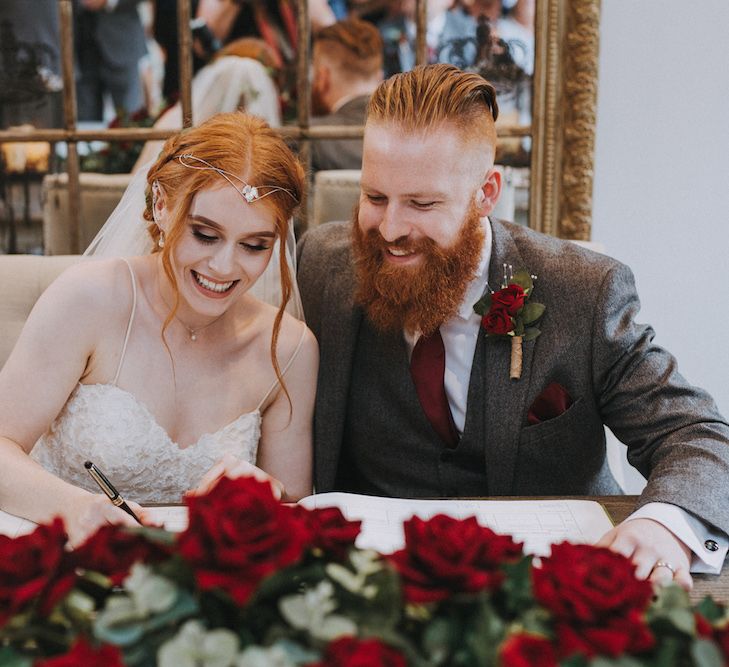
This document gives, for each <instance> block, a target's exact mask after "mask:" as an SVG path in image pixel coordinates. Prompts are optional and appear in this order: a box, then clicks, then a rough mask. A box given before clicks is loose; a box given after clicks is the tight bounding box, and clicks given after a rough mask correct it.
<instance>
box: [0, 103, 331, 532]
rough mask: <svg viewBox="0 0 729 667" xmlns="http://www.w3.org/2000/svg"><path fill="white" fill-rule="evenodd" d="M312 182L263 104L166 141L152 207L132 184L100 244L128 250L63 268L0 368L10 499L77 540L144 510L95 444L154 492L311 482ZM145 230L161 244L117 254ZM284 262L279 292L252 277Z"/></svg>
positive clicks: (0, 501)
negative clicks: (303, 279) (303, 241)
mask: <svg viewBox="0 0 729 667" xmlns="http://www.w3.org/2000/svg"><path fill="white" fill-rule="evenodd" d="M138 180H139V179H138ZM140 182H141V180H140ZM303 187H304V174H303V170H302V168H301V166H300V165H299V163H298V161H297V160H296V158H295V156H294V155H293V154H292V153H291V152H290V151H289V149H288V148H287V147H286V146H285V144H284V142H283V141H282V140H281V138H280V137H279V136H278V135H277V134H276V133H275V132H274V131H273V130H271V129H270V128H269V127H268V126H267V125H266V124H265V123H264V122H263V121H261V120H259V119H256V118H254V117H252V116H247V115H245V114H242V113H230V114H221V115H218V116H215V117H213V118H212V119H210V120H209V121H207V122H206V123H204V124H202V125H200V126H199V127H197V128H193V129H189V130H184V131H183V132H181V133H180V134H178V135H176V136H174V137H171V138H170V139H169V140H168V141H167V142H166V144H165V146H164V149H163V151H162V153H161V154H160V156H159V158H158V159H157V161H156V162H155V163H154V164H153V165H152V166H151V168H150V169H149V171H148V173H147V175H146V207H145V197H144V196H143V195H142V192H141V188H137V190H136V192H135V189H134V183H133V184H132V186H130V191H129V192H128V194H127V195H125V198H124V200H123V201H122V203H121V204H120V206H119V208H118V209H117V212H115V214H114V215H113V216H112V219H111V220H110V221H109V222H107V225H105V228H104V229H102V232H101V234H100V240H99V241H98V242H97V243H95V244H94V246H95V248H94V249H95V250H96V251H101V254H102V255H104V254H107V255H108V254H110V253H115V254H116V257H112V258H108V259H100V260H98V261H88V262H80V263H79V264H77V265H75V266H73V267H72V268H70V269H68V270H67V271H66V272H64V273H63V274H62V275H61V276H60V277H59V278H58V279H57V280H56V281H55V282H54V283H53V284H52V285H51V286H50V287H49V288H48V290H47V291H46V292H45V293H44V294H43V295H42V296H41V298H40V299H39V300H38V302H37V304H36V306H35V308H34V309H33V311H32V312H31V314H30V316H29V317H28V320H27V323H26V325H25V328H24V329H23V332H22V334H21V336H20V338H19V340H18V343H17V345H16V347H15V349H14V350H13V353H12V354H11V356H10V358H9V359H8V361H7V363H6V365H5V367H4V368H3V369H2V371H0V464H1V465H2V470H3V473H2V475H0V507H1V508H2V509H4V510H6V511H8V512H11V513H13V514H17V515H19V516H23V517H26V518H28V519H31V520H33V521H36V522H42V521H47V520H48V519H50V518H51V517H52V516H54V515H60V516H62V517H63V518H64V520H65V522H66V526H67V530H68V532H69V536H70V538H71V542H72V543H74V544H78V543H79V542H80V541H81V540H82V539H83V538H84V537H85V536H86V535H88V534H89V533H90V532H92V531H94V530H95V529H96V528H97V527H98V526H99V525H101V524H103V523H105V522H109V523H120V524H127V525H133V524H134V521H133V519H131V517H130V516H129V515H127V514H126V513H125V512H123V511H122V510H120V509H118V508H116V507H114V505H112V503H111V502H109V501H108V500H107V498H106V496H103V495H101V494H100V493H99V489H98V487H96V485H95V484H94V482H93V480H92V479H91V478H90V477H89V475H88V474H87V471H86V470H85V468H84V461H86V460H91V461H93V462H94V463H95V464H96V465H97V466H98V467H99V469H101V470H102V471H103V472H104V473H105V474H106V476H107V477H108V478H109V479H110V480H111V482H112V483H113V484H114V485H115V486H116V487H117V489H118V490H119V491H120V493H121V494H122V495H123V496H125V497H126V498H127V500H131V501H137V502H138V503H142V504H143V503H149V502H179V501H180V498H181V496H182V494H183V493H185V492H188V491H193V492H197V493H203V492H205V491H207V489H209V488H210V487H211V486H212V485H213V484H214V483H215V482H216V481H217V479H218V478H219V477H220V476H221V475H223V474H225V473H232V474H244V473H247V474H254V475H256V476H258V477H259V478H264V479H269V480H270V481H271V483H272V485H273V486H274V487H275V488H277V489H278V490H279V491H280V492H281V493H282V495H283V497H284V499H286V500H296V499H298V498H300V497H301V496H304V495H306V494H307V493H309V492H310V491H311V458H312V454H311V449H312V444H311V440H312V430H311V422H312V414H313V402H314V394H315V388H316V387H315V384H316V375H317V364H318V350H317V346H316V341H315V339H314V337H313V335H312V334H311V332H310V331H309V330H308V329H307V327H306V326H305V325H304V324H303V322H301V321H300V320H298V319H296V318H295V317H292V316H291V315H289V314H288V313H286V312H284V308H285V306H286V303H287V301H289V300H290V297H291V295H292V293H294V292H295V285H294V280H295V277H294V276H293V275H292V273H291V271H290V268H289V261H287V260H288V254H287V252H286V250H285V249H286V241H287V239H288V240H290V239H291V238H292V232H291V230H290V225H289V219H290V217H291V215H292V213H293V211H294V210H295V208H296V207H297V205H298V204H299V203H300V202H301V198H302V192H303ZM135 194H136V196H137V197H138V199H135ZM125 202H126V203H125ZM130 202H131V205H130ZM135 207H138V208H137V210H140V209H144V213H143V218H144V220H142V219H141V218H140V216H139V215H137V216H134V215H131V213H130V212H129V210H130V209H133V208H135ZM119 211H122V214H121V216H120V214H118V212H119ZM145 221H146V222H145ZM135 244H136V247H137V249H138V250H140V251H141V252H143V249H145V248H150V250H151V248H152V247H153V248H154V250H153V251H151V252H148V253H147V254H144V255H141V256H134V257H129V258H128V259H126V258H124V259H122V258H120V257H121V256H123V255H124V254H125V253H126V252H127V251H128V250H129V248H130V247H134V246H135ZM275 247H278V248H280V249H281V250H280V252H274V250H275V249H276V248H275ZM272 256H274V257H275V259H274V260H272ZM272 275H274V276H276V279H275V288H276V290H275V291H277V292H278V293H280V304H279V305H278V307H274V306H271V305H269V304H267V303H264V302H262V301H261V300H259V299H258V298H256V297H255V296H253V294H252V290H251V287H252V286H253V285H254V283H257V281H258V283H257V284H256V288H258V287H259V284H263V285H265V284H268V285H269V286H270V285H271V276H272ZM259 279H260V280H259ZM267 291H268V292H270V291H271V290H270V289H269V290H267ZM264 471H265V472H264ZM130 504H131V505H133V507H134V508H135V509H137V510H138V511H140V512H142V517H143V516H144V513H143V510H142V509H141V507H139V506H138V505H136V504H133V503H131V502H130Z"/></svg>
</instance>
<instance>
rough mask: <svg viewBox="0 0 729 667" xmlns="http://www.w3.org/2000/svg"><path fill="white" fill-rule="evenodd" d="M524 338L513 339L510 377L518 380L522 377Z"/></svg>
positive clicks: (513, 337) (514, 337) (516, 337)
mask: <svg viewBox="0 0 729 667" xmlns="http://www.w3.org/2000/svg"><path fill="white" fill-rule="evenodd" d="M521 343H522V337H521V336H512V337H511V362H510V364H509V377H510V378H511V379H512V380H518V379H519V378H520V377H521V348H522V345H521Z"/></svg>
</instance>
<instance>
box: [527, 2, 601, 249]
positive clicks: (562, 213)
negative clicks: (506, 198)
mask: <svg viewBox="0 0 729 667" xmlns="http://www.w3.org/2000/svg"><path fill="white" fill-rule="evenodd" d="M535 23H536V61H535V69H534V105H533V109H534V120H533V123H532V162H531V184H530V185H531V192H530V216H529V226H530V227H531V228H532V229H536V230H538V231H541V232H544V233H546V234H551V235H553V236H560V237H563V238H568V239H578V240H585V241H587V240H589V239H590V228H591V215H592V177H593V159H594V150H595V122H596V113H597V64H598V62H597V61H598V46H599V28H600V0H537V10H536V17H535Z"/></svg>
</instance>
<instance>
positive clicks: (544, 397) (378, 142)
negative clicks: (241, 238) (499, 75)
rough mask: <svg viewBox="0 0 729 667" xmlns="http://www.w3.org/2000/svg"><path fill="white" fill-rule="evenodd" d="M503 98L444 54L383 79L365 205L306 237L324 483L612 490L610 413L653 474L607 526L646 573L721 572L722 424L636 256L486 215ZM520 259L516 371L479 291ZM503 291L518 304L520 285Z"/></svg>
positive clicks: (504, 278)
mask: <svg viewBox="0 0 729 667" xmlns="http://www.w3.org/2000/svg"><path fill="white" fill-rule="evenodd" d="M497 113H498V110H497V105H496V100H495V94H494V89H493V88H492V87H491V85H490V84H488V83H487V82H486V81H485V80H484V79H482V78H481V77H479V76H477V75H475V74H469V73H464V72H461V71H460V70H458V69H456V68H454V67H451V66H448V65H433V66H428V67H424V68H416V69H415V70H413V71H412V72H408V73H406V74H401V75H397V76H395V77H392V78H390V79H389V80H387V81H385V82H384V83H382V84H381V85H380V86H379V88H378V89H377V91H376V92H375V93H374V95H373V97H372V99H371V101H370V105H369V110H368V116H367V124H366V129H365V135H364V158H363V167H362V180H361V188H362V191H361V195H360V200H359V206H358V209H357V210H356V211H355V215H354V222H353V223H351V224H343V223H332V224H327V225H323V226H321V227H319V228H317V229H314V230H313V231H311V232H310V233H309V234H307V235H306V236H305V237H304V238H303V239H302V241H301V243H300V248H299V256H300V257H299V273H298V278H299V285H300V288H301V293H302V298H303V303H304V310H305V314H306V320H307V324H308V325H309V326H310V327H311V329H312V331H313V332H314V333H315V334H316V336H317V338H318V341H319V347H320V354H321V363H320V371H319V383H318V392H317V402H316V426H315V429H316V430H315V440H316V454H315V460H316V464H315V484H316V487H317V490H318V491H320V492H321V491H330V490H333V489H339V490H345V491H354V492H361V493H368V494H379V495H386V496H399V497H418V496H420V497H438V496H446V497H448V496H451V497H452V496H500V495H512V496H538V495H542V496H544V495H605V494H615V493H620V488H619V487H618V485H617V483H616V482H615V480H614V478H613V476H612V475H611V473H610V470H609V468H608V464H607V459H606V450H605V435H604V425H607V426H609V427H610V428H611V429H612V430H613V432H615V433H616V435H617V436H618V437H619V438H620V439H621V440H622V441H623V442H625V443H626V444H627V445H628V451H629V458H630V461H631V463H632V464H633V465H634V466H635V467H637V468H638V469H639V470H640V471H641V472H642V473H643V474H644V475H646V476H647V477H648V485H647V487H646V489H645V491H644V492H643V493H642V494H641V496H640V499H639V502H638V509H637V512H636V513H635V514H633V515H632V516H631V517H630V518H629V519H628V520H626V521H625V522H623V523H622V524H620V525H619V526H618V527H616V528H615V529H614V530H612V531H611V532H610V533H608V534H607V535H606V536H605V538H603V541H602V543H603V544H604V545H606V546H609V547H610V548H612V549H614V550H616V551H619V552H621V553H623V554H625V555H626V556H631V557H632V558H633V560H634V562H635V563H636V565H637V570H636V571H637V574H638V576H639V577H641V578H647V577H650V578H651V579H653V580H655V581H662V582H665V581H668V580H670V579H675V580H676V581H677V582H678V583H679V584H681V585H683V586H684V587H689V586H690V585H691V577H690V574H689V569H690V568H691V569H693V570H694V571H717V572H718V571H719V570H720V569H721V565H722V562H723V560H724V556H725V554H726V546H727V538H726V533H727V532H729V500H728V499H727V494H726V480H727V479H729V425H728V424H727V423H726V422H725V421H724V419H723V418H722V417H721V415H719V414H718V412H717V409H716V406H715V404H714V402H713V401H712V399H711V398H710V397H709V396H708V395H707V394H706V393H705V392H703V391H701V390H700V389H697V388H694V387H691V386H690V385H688V383H687V382H686V381H685V380H684V379H683V378H682V377H681V375H680V374H679V373H678V371H677V368H676V361H675V359H674V358H673V357H672V356H671V355H670V354H669V353H668V352H666V351H665V350H663V349H661V348H659V347H658V346H656V345H654V344H653V342H652V339H653V331H652V329H651V328H650V327H648V326H645V325H639V324H636V323H635V322H634V321H633V318H634V316H635V314H636V313H637V311H638V309H639V302H638V297H637V295H636V292H635V287H634V284H633V277H632V274H631V272H630V270H629V269H628V268H627V267H625V266H624V265H622V264H620V263H618V262H616V261H614V260H612V259H610V258H607V257H604V256H601V255H597V254H595V253H592V252H590V251H587V250H584V249H582V248H579V247H577V246H576V245H574V244H571V243H569V242H567V241H561V240H558V239H555V238H551V237H547V236H544V235H541V234H538V233H536V232H533V231H531V230H529V229H526V228H524V227H519V226H515V225H512V224H509V223H504V222H501V221H498V220H495V219H489V217H488V215H489V213H490V212H491V211H492V210H493V208H494V206H495V204H496V202H497V200H498V197H499V193H500V191H501V178H500V175H499V172H497V171H496V170H495V169H494V163H493V161H494V151H495V146H496V133H495V128H494V121H495V119H496V116H497ZM520 270H523V271H526V274H527V275H532V276H536V279H535V280H534V289H533V292H532V293H531V294H530V295H529V297H528V301H530V302H533V303H540V304H543V305H544V307H545V309H544V314H543V315H542V317H541V319H540V320H539V321H538V322H537V323H536V326H537V327H538V329H540V331H541V334H540V335H539V337H537V338H536V339H534V340H529V341H524V342H523V343H522V344H521V345H517V346H516V348H517V349H516V351H521V352H522V355H523V359H522V371H521V374H520V376H519V378H518V379H510V356H511V350H512V345H511V344H510V342H511V340H512V339H511V337H509V336H488V337H487V336H486V335H485V334H486V332H485V331H484V329H483V327H482V326H481V316H480V315H478V314H477V313H476V312H474V310H473V305H474V304H475V303H476V302H477V301H478V300H479V299H480V298H481V297H482V295H483V294H484V293H486V292H488V291H489V290H498V289H499V288H500V287H502V284H504V283H506V284H509V283H510V281H511V277H512V273H517V272H518V271H520ZM506 297H508V294H504V299H506V301H509V299H508V298H506ZM511 297H512V301H511V305H513V306H514V311H513V312H515V311H516V310H517V309H518V307H519V306H520V305H521V302H519V299H521V298H522V297H521V295H520V294H519V291H518V290H514V288H512V294H511ZM514 299H516V300H517V302H518V303H516V304H513V300H514ZM497 319H498V318H497ZM510 322H511V320H510V318H506V319H503V320H502V322H501V328H499V324H498V322H496V331H497V332H499V331H500V332H504V331H507V332H508V328H509V326H513V325H511V324H510ZM489 323H490V324H491V325H493V324H494V322H493V318H491V320H490V322H489Z"/></svg>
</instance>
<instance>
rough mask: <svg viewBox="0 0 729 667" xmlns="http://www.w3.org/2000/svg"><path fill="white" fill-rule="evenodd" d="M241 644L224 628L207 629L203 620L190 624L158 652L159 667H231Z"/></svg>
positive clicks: (189, 622) (233, 634) (234, 635)
mask: <svg viewBox="0 0 729 667" xmlns="http://www.w3.org/2000/svg"><path fill="white" fill-rule="evenodd" d="M239 646H240V643H239V641H238V637H237V635H236V634H235V633H234V632H231V631H230V630H226V629H224V628H218V629H216V630H210V631H209V632H208V631H207V630H205V627H204V626H203V625H202V623H200V621H188V622H187V623H185V625H183V626H182V627H181V628H180V631H179V632H178V633H177V634H176V635H175V636H174V637H173V638H172V639H170V640H169V641H167V642H165V643H164V644H162V646H160V648H159V651H157V665H158V667H231V666H232V665H233V664H234V662H235V659H236V655H237V653H238V648H239Z"/></svg>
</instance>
